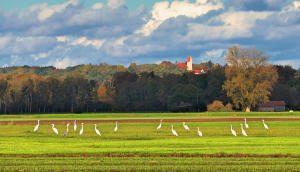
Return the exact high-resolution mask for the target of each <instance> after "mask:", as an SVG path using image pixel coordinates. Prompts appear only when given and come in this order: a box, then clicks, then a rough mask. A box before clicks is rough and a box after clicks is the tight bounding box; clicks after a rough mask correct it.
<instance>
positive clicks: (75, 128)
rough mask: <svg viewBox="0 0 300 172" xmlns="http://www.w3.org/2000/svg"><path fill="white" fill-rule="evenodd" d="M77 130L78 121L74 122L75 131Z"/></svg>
mask: <svg viewBox="0 0 300 172" xmlns="http://www.w3.org/2000/svg"><path fill="white" fill-rule="evenodd" d="M76 130H77V125H76V120H75V121H74V131H76Z"/></svg>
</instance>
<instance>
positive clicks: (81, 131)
mask: <svg viewBox="0 0 300 172" xmlns="http://www.w3.org/2000/svg"><path fill="white" fill-rule="evenodd" d="M82 133H83V123H81V129H80V131H79V135H82Z"/></svg>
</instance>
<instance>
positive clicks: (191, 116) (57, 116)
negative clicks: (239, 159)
mask: <svg viewBox="0 0 300 172" xmlns="http://www.w3.org/2000/svg"><path fill="white" fill-rule="evenodd" d="M237 117H242V118H243V117H247V118H282V117H284V118H300V111H297V112H275V113H274V112H199V113H196V112H195V113H87V114H36V115H0V121H11V120H13V121H20V120H21V121H25V120H38V119H41V120H74V119H78V120H79V119H82V120H97V119H98V120H115V119H162V118H163V119H197V118H237Z"/></svg>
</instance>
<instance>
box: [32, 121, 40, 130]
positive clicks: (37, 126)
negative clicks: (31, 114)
mask: <svg viewBox="0 0 300 172" xmlns="http://www.w3.org/2000/svg"><path fill="white" fill-rule="evenodd" d="M39 126H40V120H38V124H37V125H36V126H35V127H34V129H33V132H36V131H37V130H38V129H39Z"/></svg>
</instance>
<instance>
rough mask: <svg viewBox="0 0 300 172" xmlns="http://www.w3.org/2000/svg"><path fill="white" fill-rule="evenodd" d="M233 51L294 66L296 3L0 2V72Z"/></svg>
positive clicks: (298, 38)
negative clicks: (245, 50) (237, 48)
mask: <svg viewBox="0 0 300 172" xmlns="http://www.w3.org/2000/svg"><path fill="white" fill-rule="evenodd" d="M234 45H239V46H242V47H245V48H258V49H259V50H263V51H264V52H265V54H266V55H268V56H269V57H270V59H269V61H270V62H271V63H273V64H283V65H292V66H293V67H294V68H300V51H299V50H300V1H293V0H243V1H241V0H193V1H192V0H190V1H188V0H184V1H183V0H181V1H171V0H169V1H159V0H55V1H54V0H26V1H25V0H5V1H0V66H22V65H30V66H36V65H39V66H48V65H52V66H55V67H57V68H65V67H67V66H74V65H78V64H89V63H91V64H99V63H108V64H123V65H129V64H130V63H132V62H136V63H138V64H142V63H159V62H161V61H165V60H169V61H173V62H175V61H179V62H180V61H185V60H186V57H187V56H189V55H191V56H192V57H193V61H194V62H196V63H200V62H205V61H208V60H211V61H213V62H215V63H221V64H224V55H225V54H226V51H227V49H228V48H229V47H232V46H234Z"/></svg>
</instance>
